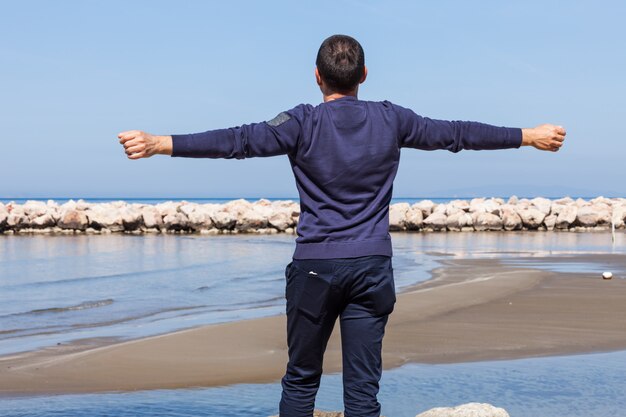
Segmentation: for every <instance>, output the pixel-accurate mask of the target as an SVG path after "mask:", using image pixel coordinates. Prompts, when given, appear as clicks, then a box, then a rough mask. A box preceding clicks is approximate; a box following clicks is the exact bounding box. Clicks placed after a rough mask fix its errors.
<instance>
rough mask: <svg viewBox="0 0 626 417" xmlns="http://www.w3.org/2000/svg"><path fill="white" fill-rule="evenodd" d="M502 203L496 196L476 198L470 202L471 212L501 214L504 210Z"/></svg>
mask: <svg viewBox="0 0 626 417" xmlns="http://www.w3.org/2000/svg"><path fill="white" fill-rule="evenodd" d="M501 205H502V204H501V203H500V201H499V200H496V199H494V198H490V199H488V200H487V199H484V198H474V199H472V201H471V203H470V208H469V211H470V213H491V214H494V215H496V216H500V215H501V212H502V208H501Z"/></svg>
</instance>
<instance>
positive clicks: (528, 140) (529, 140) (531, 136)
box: [522, 128, 535, 146]
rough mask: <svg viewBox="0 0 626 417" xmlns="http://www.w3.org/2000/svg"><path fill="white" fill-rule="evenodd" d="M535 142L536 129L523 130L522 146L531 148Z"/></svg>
mask: <svg viewBox="0 0 626 417" xmlns="http://www.w3.org/2000/svg"><path fill="white" fill-rule="evenodd" d="M534 141H535V129H533V128H525V129H522V146H530V145H532V144H533V142H534Z"/></svg>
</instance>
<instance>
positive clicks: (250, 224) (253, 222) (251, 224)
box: [235, 207, 267, 232]
mask: <svg viewBox="0 0 626 417" xmlns="http://www.w3.org/2000/svg"><path fill="white" fill-rule="evenodd" d="M265 227H267V218H266V217H265V216H264V215H263V214H261V213H259V212H258V211H257V210H254V209H253V208H252V207H250V208H248V209H247V210H244V211H243V212H242V213H241V214H240V215H239V216H238V218H237V223H236V224H235V229H236V230H239V231H241V232H248V231H251V230H252V229H262V228H265Z"/></svg>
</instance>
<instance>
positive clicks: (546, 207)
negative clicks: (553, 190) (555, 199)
mask: <svg viewBox="0 0 626 417" xmlns="http://www.w3.org/2000/svg"><path fill="white" fill-rule="evenodd" d="M530 203H531V204H532V205H533V206H535V208H537V210H539V211H540V212H542V213H543V214H545V215H546V216H547V215H548V214H550V209H551V207H552V201H550V200H548V199H547V198H543V197H537V198H533V199H532V200H530Z"/></svg>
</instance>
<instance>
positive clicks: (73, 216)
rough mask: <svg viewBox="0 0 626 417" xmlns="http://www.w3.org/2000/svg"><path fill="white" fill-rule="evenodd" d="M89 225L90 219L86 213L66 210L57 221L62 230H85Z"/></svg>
mask: <svg viewBox="0 0 626 417" xmlns="http://www.w3.org/2000/svg"><path fill="white" fill-rule="evenodd" d="M74 207H75V206H74ZM88 225H89V219H88V218H87V215H86V214H85V212H84V211H79V210H75V209H65V210H63V211H61V216H60V217H59V220H58V221H57V226H59V227H60V228H61V229H74V230H85V229H87V226H88Z"/></svg>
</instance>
